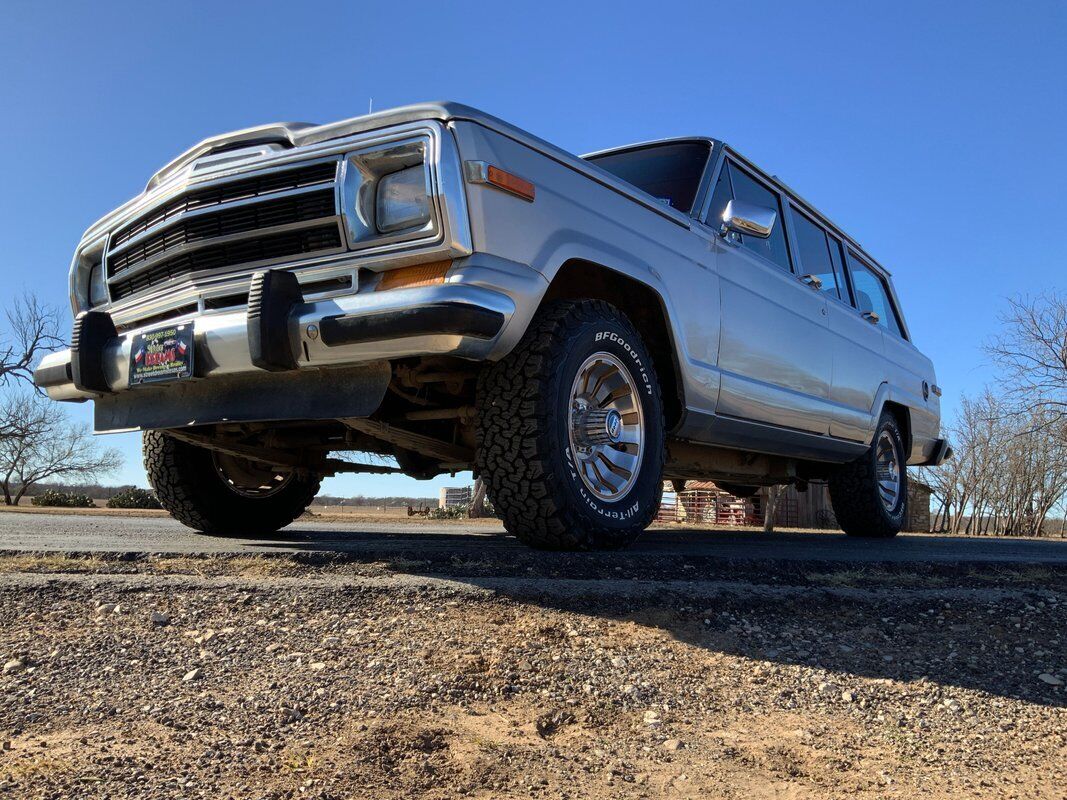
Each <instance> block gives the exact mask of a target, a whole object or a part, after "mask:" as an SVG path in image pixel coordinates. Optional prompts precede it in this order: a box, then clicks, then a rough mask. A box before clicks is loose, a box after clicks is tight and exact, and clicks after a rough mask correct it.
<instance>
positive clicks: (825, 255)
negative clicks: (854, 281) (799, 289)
mask: <svg viewBox="0 0 1067 800" xmlns="http://www.w3.org/2000/svg"><path fill="white" fill-rule="evenodd" d="M789 214H790V217H791V218H792V220H793V229H794V230H795V231H796V235H797V251H798V252H799V254H800V266H799V267H797V272H800V273H803V274H804V275H814V276H815V277H816V278H818V279H819V280H820V281H822V291H823V292H825V293H826V294H828V295H832V296H833V297H841V296H842V293H841V283H842V281H841V271H840V256H838V261H837V263H835V262H834V258H833V251H832V249H831V245H830V239H829V237H828V236H827V235H826V231H824V230H823V229H822V228H820V227H819V226H818V225H816V224H815V223H814V222H812V221H811V220H810V219H808V218H807V217H806V216H804V215H803V214H801V213H800V212H799V211H797V210H796V209H795V208H793V207H790V209H789ZM834 244H835V246H836V242H835V243H834Z"/></svg>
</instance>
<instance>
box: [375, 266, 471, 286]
mask: <svg viewBox="0 0 1067 800" xmlns="http://www.w3.org/2000/svg"><path fill="white" fill-rule="evenodd" d="M451 266H452V262H451V261H433V262H431V263H429V264H418V265H416V266H414V267H400V268H399V269H391V270H389V271H388V272H383V273H382V279H381V280H380V281H378V286H377V287H376V288H375V290H374V291H376V292H384V291H386V290H387V289H413V288H415V287H417V286H434V285H435V284H438V283H444V282H445V274H446V273H447V272H448V269H449V267H451Z"/></svg>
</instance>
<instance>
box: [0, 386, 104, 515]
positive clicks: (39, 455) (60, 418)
mask: <svg viewBox="0 0 1067 800" xmlns="http://www.w3.org/2000/svg"><path fill="white" fill-rule="evenodd" d="M0 431H5V432H6V433H4V434H3V435H0V490H2V492H3V497H4V503H5V504H6V505H9V506H10V505H18V502H19V500H21V499H22V497H23V496H24V495H25V494H26V492H27V491H28V490H29V489H31V488H32V487H33V486H34V485H35V484H38V483H40V482H42V481H47V480H49V479H53V478H61V479H64V480H72V479H73V480H78V481H89V480H95V479H96V478H97V477H98V476H100V475H105V474H108V473H111V472H114V471H115V470H116V469H118V468H119V467H120V466H121V464H122V456H121V454H120V453H119V451H118V450H115V449H113V448H107V449H101V448H100V447H99V446H98V445H97V443H96V442H95V441H94V440H93V438H92V434H90V433H89V431H88V430H87V429H86V428H85V427H84V426H80V425H75V424H73V423H71V422H70V421H69V420H68V419H67V417H66V415H65V414H64V413H63V411H62V409H61V408H60V407H59V406H58V405H56V404H54V403H52V402H50V401H48V400H46V399H44V398H42V397H40V396H39V395H36V394H29V393H21V394H11V395H9V396H8V397H7V398H6V399H5V400H4V401H3V404H2V405H0Z"/></svg>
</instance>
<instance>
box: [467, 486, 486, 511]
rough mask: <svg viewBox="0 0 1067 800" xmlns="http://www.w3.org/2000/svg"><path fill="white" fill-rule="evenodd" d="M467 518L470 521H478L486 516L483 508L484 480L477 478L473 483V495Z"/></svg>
mask: <svg viewBox="0 0 1067 800" xmlns="http://www.w3.org/2000/svg"><path fill="white" fill-rule="evenodd" d="M467 516H469V517H470V518H471V519H479V518H481V517H484V516H487V513H486V508H485V480H484V479H482V478H481V477H479V478H478V479H477V480H475V481H474V494H473V497H472V498H471V505H470V509H469V511H468V512H467Z"/></svg>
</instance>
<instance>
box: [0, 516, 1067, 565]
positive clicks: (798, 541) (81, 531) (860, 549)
mask: <svg viewBox="0 0 1067 800" xmlns="http://www.w3.org/2000/svg"><path fill="white" fill-rule="evenodd" d="M0 551H35V552H45V551H62V552H129V553H175V554H182V553H185V554H190V553H264V552H288V553H294V552H306V553H345V554H352V555H354V556H357V557H359V558H364V559H373V558H374V557H376V556H378V555H380V556H382V557H389V556H390V555H395V554H398V553H411V552H421V553H431V552H433V553H436V554H445V553H448V554H454V555H455V556H456V557H457V558H468V559H469V558H483V557H486V556H494V557H498V558H504V559H506V558H507V556H508V553H514V552H515V551H521V552H522V553H523V554H526V553H527V552H528V551H527V550H526V548H524V547H523V545H521V544H519V543H518V542H516V541H515V540H514V539H512V538H511V537H509V536H507V535H506V534H504V531H503V529H502V528H500V527H499V526H491V525H484V524H483V525H471V526H466V525H459V524H455V523H442V524H433V523H416V524H411V523H406V522H397V523H361V522H356V521H353V522H305V521H302V520H301V521H298V522H297V523H295V524H294V525H292V526H290V527H289V528H286V529H285V530H283V531H281V532H280V533H278V534H277V535H275V536H274V537H273V538H271V539H269V540H259V541H254V540H250V539H242V538H237V537H234V538H223V537H215V536H202V535H198V534H196V533H194V532H192V531H191V530H189V529H187V528H185V527H183V526H181V525H179V524H178V523H177V522H174V521H173V520H170V519H166V518H162V517H107V516H90V515H50V514H49V515H46V514H19V513H0ZM625 552H626V555H627V556H629V557H633V556H641V555H642V554H648V555H649V556H666V555H671V556H683V557H685V556H691V557H704V558H708V557H710V558H723V559H736V560H747V559H752V560H763V559H782V560H788V561H844V562H865V563H871V562H895V563H903V562H922V563H942V564H943V563H994V564H995V563H1002V564H1030V563H1032V564H1058V565H1067V541H1048V540H1033V539H994V538H984V537H982V538H979V537H974V538H971V537H958V536H954V537H947V536H932V535H920V534H903V535H900V536H898V537H897V538H895V539H891V540H887V541H878V540H862V539H850V538H848V537H846V536H844V535H843V534H835V533H773V534H764V533H762V532H754V531H723V530H701V529H687V528H677V529H675V528H672V529H668V530H651V531H648V532H647V533H646V534H645V535H644V536H643V537H642V538H641V539H639V540H638V541H637V543H636V544H634V545H633V546H632V547H631V548H630V549H628V550H627V551H625Z"/></svg>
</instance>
